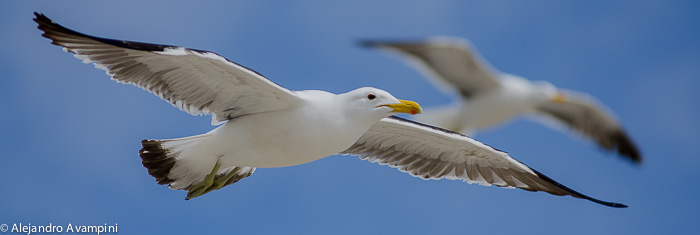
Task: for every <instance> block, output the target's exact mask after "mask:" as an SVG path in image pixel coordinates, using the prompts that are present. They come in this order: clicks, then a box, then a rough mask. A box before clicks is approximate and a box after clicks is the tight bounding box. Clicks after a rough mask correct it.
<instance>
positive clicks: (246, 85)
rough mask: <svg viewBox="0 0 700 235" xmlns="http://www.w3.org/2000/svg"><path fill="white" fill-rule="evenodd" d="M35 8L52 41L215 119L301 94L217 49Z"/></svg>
mask: <svg viewBox="0 0 700 235" xmlns="http://www.w3.org/2000/svg"><path fill="white" fill-rule="evenodd" d="M34 14H35V15H36V18H34V21H35V22H37V23H38V24H39V26H38V28H39V29H40V30H42V31H44V33H43V34H42V36H44V37H46V38H48V39H51V40H52V44H54V45H58V46H61V47H63V49H64V51H67V52H71V53H74V54H75V57H77V58H78V59H81V60H83V62H85V63H95V67H97V68H100V69H103V70H105V71H107V74H108V75H110V76H111V77H112V79H113V80H116V81H118V82H121V83H126V84H133V85H135V86H138V87H140V88H142V89H144V90H147V91H149V92H151V93H153V94H155V95H157V96H158V97H160V98H161V99H163V100H165V101H167V102H169V103H171V104H172V105H173V106H175V107H177V108H179V109H180V110H182V111H185V112H187V113H189V114H192V115H206V114H213V117H212V124H217V123H220V122H223V121H226V120H228V119H231V118H235V117H237V116H242V115H247V114H253V113H261V112H269V111H274V110H280V109H285V108H287V107H289V106H290V105H291V104H293V102H295V101H297V100H298V99H297V98H296V95H294V93H293V92H292V91H289V90H287V89H285V88H283V87H281V86H279V85H277V84H275V83H274V82H272V81H270V80H268V79H267V78H265V77H264V76H262V75H261V74H259V73H257V72H255V71H253V70H251V69H248V68H246V67H244V66H241V65H239V64H236V63H234V62H232V61H229V60H227V59H226V58H224V57H222V56H219V55H217V54H215V53H213V52H209V51H202V50H195V49H189V48H184V47H176V46H169V45H158V44H150V43H141V42H131V41H122V40H113V39H106V38H99V37H93V36H90V35H85V34H82V33H79V32H76V31H73V30H70V29H68V28H65V27H63V26H61V25H59V24H57V23H55V22H53V21H52V20H50V19H49V18H47V17H46V16H44V15H43V14H39V13H36V12H35V13H34Z"/></svg>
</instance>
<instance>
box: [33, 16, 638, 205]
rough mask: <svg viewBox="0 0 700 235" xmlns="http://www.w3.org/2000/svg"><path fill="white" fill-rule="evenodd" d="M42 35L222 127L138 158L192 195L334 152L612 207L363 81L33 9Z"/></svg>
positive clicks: (424, 173) (152, 146)
mask: <svg viewBox="0 0 700 235" xmlns="http://www.w3.org/2000/svg"><path fill="white" fill-rule="evenodd" d="M34 14H35V16H36V17H35V18H34V21H35V22H36V23H38V28H39V29H40V30H41V31H43V34H42V36H44V37H46V38H48V39H50V40H51V43H52V44H54V45H58V46H61V47H63V50H64V51H66V52H70V53H73V54H74V56H75V57H77V58H78V59H81V60H83V62H85V63H93V64H94V65H95V66H96V67H97V68H99V69H103V70H105V71H106V72H107V74H108V75H109V76H110V77H111V78H112V79H113V80H115V81H117V82H120V83H125V84H132V85H135V86H137V87H140V88H142V89H144V90H146V91H149V92H151V93H153V94H155V95H157V96H158V97H160V98H161V99H163V100H165V101H167V102H168V103H170V104H172V105H173V106H175V107H177V108H179V109H180V110H182V111H185V112H187V113H189V114H192V115H208V114H211V115H212V124H213V125H217V127H216V128H215V129H213V130H211V131H209V132H207V133H204V134H200V135H194V136H190V137H184V138H177V139H159V140H154V139H146V140H143V141H142V142H141V145H142V147H143V148H142V149H141V150H140V151H139V155H140V157H141V160H142V164H143V166H144V167H145V168H146V169H147V170H148V174H149V175H151V176H153V177H154V178H155V180H156V182H157V183H158V184H161V185H168V187H169V188H171V189H174V190H185V191H187V197H186V199H192V198H195V197H198V196H201V195H204V194H206V193H209V192H211V191H214V190H218V189H221V188H223V187H225V186H227V185H230V184H233V183H235V182H237V181H239V180H241V179H243V178H246V177H249V176H251V175H252V174H253V172H254V171H255V169H256V168H277V167H287V166H295V165H300V164H304V163H308V162H312V161H316V160H319V159H321V158H325V157H327V156H331V155H335V154H343V155H355V156H359V158H361V159H364V160H367V161H370V162H374V163H379V164H382V165H389V166H390V167H393V168H397V169H398V170H400V171H402V172H406V173H409V174H411V175H413V176H415V177H420V178H423V179H442V178H447V179H453V180H462V181H466V182H469V183H479V184H482V185H497V186H500V187H508V188H520V189H524V190H528V191H544V192H547V193H550V194H553V195H570V196H573V197H577V198H582V199H587V200H590V201H593V202H596V203H599V204H602V205H606V206H610V207H618V208H619V207H627V206H626V205H624V204H620V203H613V202H606V201H601V200H598V199H595V198H592V197H589V196H586V195H584V194H581V193H579V192H577V191H574V190H572V189H570V188H568V187H566V186H564V185H562V184H560V183H558V182H556V181H554V180H552V179H551V178H549V177H547V176H545V175H544V174H542V173H540V172H538V171H536V170H534V169H532V168H530V167H528V166H526V165H525V164H523V163H521V162H519V161H517V160H515V159H513V158H512V157H510V156H509V155H508V154H507V153H506V152H503V151H500V150H497V149H495V148H492V147H490V146H488V145H485V144H483V143H481V142H478V141H476V140H473V139H471V138H469V137H467V136H465V135H462V134H459V133H455V132H451V131H447V130H444V129H441V128H438V127H434V126H429V125H425V124H421V123H417V122H414V121H410V120H406V119H404V118H400V117H396V116H394V114H400V113H407V114H417V113H420V112H421V107H420V106H419V105H418V104H417V103H415V102H413V101H406V100H399V99H397V98H395V97H394V96H392V95H391V94H389V93H388V92H386V91H383V90H380V89H377V88H370V87H364V88H359V89H355V90H352V91H349V92H347V93H342V94H332V93H329V92H325V91H320V90H302V91H292V90H288V89H285V88H284V87H282V86H280V85H278V84H276V83H274V82H272V81H270V80H268V79H267V78H266V77H264V76H263V75H261V74H260V73H258V72H256V71H254V70H252V69H249V68H246V67H244V66H242V65H239V64H237V63H235V62H232V61H230V60H228V59H226V58H224V57H222V56H220V55H218V54H215V53H213V52H210V51H204V50H196V49H190V48H185V47H177V46H170V45H159V44H151V43H142V42H133V41H124V40H114V39H107V38H100V37H94V36H89V35H86V34H82V33H79V32H76V31H73V30H71V29H68V28H65V27H63V26H61V25H59V24H57V23H55V22H53V21H52V20H50V19H49V18H47V17H46V16H45V15H43V14H39V13H36V12H35V13H34Z"/></svg>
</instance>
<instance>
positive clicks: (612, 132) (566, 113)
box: [537, 91, 642, 163]
mask: <svg viewBox="0 0 700 235" xmlns="http://www.w3.org/2000/svg"><path fill="white" fill-rule="evenodd" d="M566 96H567V99H566V100H565V101H548V102H545V103H542V104H540V105H539V106H538V107H537V111H538V112H539V113H541V114H544V115H546V116H549V117H551V118H554V119H555V120H557V121H560V122H561V123H563V124H564V125H566V126H568V127H569V128H571V129H572V130H574V131H576V132H578V133H579V134H581V135H584V136H586V137H588V138H591V139H593V140H594V141H595V142H597V143H598V145H599V146H601V147H603V148H604V149H607V150H615V149H617V152H618V153H619V154H620V155H622V156H624V157H626V158H628V159H629V160H631V161H633V162H635V163H640V162H641V161H642V156H641V154H640V153H639V150H638V149H637V146H636V145H635V144H634V142H633V141H632V139H631V138H630V137H629V136H628V135H627V133H625V131H624V130H623V129H622V126H620V124H619V123H618V122H617V121H615V118H613V117H612V115H611V114H609V113H608V112H606V111H605V110H604V109H603V108H602V107H601V105H599V104H597V102H595V100H594V99H592V98H591V97H587V96H585V95H583V94H576V93H574V92H572V91H568V92H566Z"/></svg>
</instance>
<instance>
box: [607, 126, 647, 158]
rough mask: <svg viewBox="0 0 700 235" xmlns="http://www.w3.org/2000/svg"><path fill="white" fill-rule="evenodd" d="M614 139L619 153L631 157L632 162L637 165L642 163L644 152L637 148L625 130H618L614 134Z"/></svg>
mask: <svg viewBox="0 0 700 235" xmlns="http://www.w3.org/2000/svg"><path fill="white" fill-rule="evenodd" d="M612 141H613V143H615V147H616V148H617V153H618V154H620V155H621V156H624V157H625V158H627V159H629V160H630V161H631V162H632V163H634V164H636V165H642V163H643V162H644V160H643V159H642V154H641V153H640V152H639V149H637V146H636V145H635V144H634V142H633V141H632V139H630V137H629V136H628V135H627V134H626V133H625V131H623V130H618V131H617V132H615V134H613V135H612Z"/></svg>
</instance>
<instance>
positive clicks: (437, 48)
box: [360, 36, 642, 164]
mask: <svg viewBox="0 0 700 235" xmlns="http://www.w3.org/2000/svg"><path fill="white" fill-rule="evenodd" d="M360 44H361V45H363V46H365V47H371V48H380V49H385V50H389V51H392V52H398V54H401V55H404V57H405V58H407V59H408V60H407V61H408V62H409V63H410V64H411V65H414V67H417V68H418V69H419V70H421V71H422V72H423V73H424V74H425V75H427V77H429V78H431V80H432V81H434V82H436V83H437V84H438V86H440V87H443V88H444V87H447V88H448V89H456V90H457V91H458V92H459V94H460V96H461V99H460V100H459V101H458V102H457V103H456V104H452V105H447V106H443V107H437V108H434V109H432V110H428V111H426V114H423V115H421V116H420V117H417V118H416V120H418V121H421V122H425V123H429V124H432V125H437V126H440V127H443V128H446V129H448V130H453V131H456V132H460V133H465V134H471V133H472V132H473V131H474V130H476V129H481V128H486V127H490V126H494V125H497V124H499V123H503V122H506V121H508V120H511V119H513V118H515V117H518V116H521V115H524V114H534V115H533V116H535V117H538V118H539V119H540V120H541V121H543V122H544V123H545V124H547V123H553V124H555V125H553V126H554V127H558V126H567V127H568V128H569V129H570V130H572V131H574V132H576V133H578V134H579V135H581V136H583V137H586V138H588V139H591V140H593V141H595V142H597V143H598V145H599V146H600V147H602V148H603V149H606V150H608V151H614V150H617V152H618V154H619V155H620V156H622V157H623V158H625V159H627V160H630V161H631V162H633V163H636V164H640V163H641V162H642V156H641V154H640V153H639V150H638V149H637V147H636V146H635V144H634V142H633V141H632V139H631V138H630V137H629V136H628V135H627V133H626V132H625V131H624V129H623V128H622V126H621V125H620V124H619V123H618V122H617V121H616V119H615V118H614V117H613V115H612V114H611V112H609V111H606V109H605V108H604V106H603V105H602V104H600V102H598V101H596V99H595V98H593V97H592V96H591V95H588V94H584V93H580V92H576V91H569V90H564V89H559V88H556V87H554V86H553V85H552V84H551V83H549V82H546V81H534V82H533V81H529V80H527V79H525V78H522V77H519V76H516V75H512V74H507V73H501V72H499V71H498V70H496V69H494V68H493V67H492V66H491V65H490V64H489V63H488V62H486V61H485V60H484V59H482V58H481V56H480V55H479V53H478V52H477V51H476V49H474V47H473V46H472V45H471V43H470V42H469V41H468V40H466V39H462V38H455V37H446V36H436V37H430V38H428V39H426V40H419V41H383V40H361V41H360Z"/></svg>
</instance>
